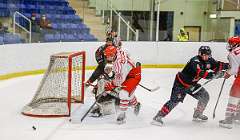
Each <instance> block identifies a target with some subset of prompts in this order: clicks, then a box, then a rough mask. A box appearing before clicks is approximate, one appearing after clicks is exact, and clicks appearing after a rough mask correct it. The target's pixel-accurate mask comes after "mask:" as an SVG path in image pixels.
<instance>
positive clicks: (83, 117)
mask: <svg viewBox="0 0 240 140" xmlns="http://www.w3.org/2000/svg"><path fill="white" fill-rule="evenodd" d="M100 96H101V95H99V96H98V98H97V99H96V100H95V102H94V103H93V104H92V105H91V106H90V108H89V109H88V110H87V112H86V113H85V114H84V115H83V116H82V118H81V122H82V121H83V120H84V119H85V117H86V116H87V115H88V113H89V112H90V111H91V110H92V108H93V107H94V106H95V104H96V103H97V101H98V100H99V99H100Z"/></svg>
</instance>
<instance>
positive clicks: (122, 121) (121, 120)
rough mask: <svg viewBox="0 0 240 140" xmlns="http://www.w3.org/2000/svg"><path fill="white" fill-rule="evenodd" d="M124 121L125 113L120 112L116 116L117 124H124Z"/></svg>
mask: <svg viewBox="0 0 240 140" xmlns="http://www.w3.org/2000/svg"><path fill="white" fill-rule="evenodd" d="M124 123H126V113H125V112H121V113H120V114H119V115H118V117H117V124H124Z"/></svg>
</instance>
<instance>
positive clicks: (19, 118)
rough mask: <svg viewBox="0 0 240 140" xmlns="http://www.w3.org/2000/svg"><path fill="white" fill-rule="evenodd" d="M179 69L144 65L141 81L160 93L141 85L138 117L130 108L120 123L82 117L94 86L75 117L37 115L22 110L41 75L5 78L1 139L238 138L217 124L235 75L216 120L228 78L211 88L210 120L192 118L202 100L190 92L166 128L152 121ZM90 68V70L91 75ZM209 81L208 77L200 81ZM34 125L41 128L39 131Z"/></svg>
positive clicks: (238, 128) (237, 129) (238, 129)
mask: <svg viewBox="0 0 240 140" xmlns="http://www.w3.org/2000/svg"><path fill="white" fill-rule="evenodd" d="M179 70H180V69H144V70H143V76H142V81H141V83H142V84H143V85H144V86H147V87H155V86H157V85H159V86H160V87H161V88H160V89H159V90H158V91H156V92H153V93H151V92H148V91H146V90H144V89H143V88H141V87H138V88H137V90H136V92H135V94H136V96H137V98H138V100H139V101H140V102H141V103H142V110H141V112H140V114H139V116H138V117H136V116H134V115H133V114H132V109H129V110H128V114H127V115H128V116H127V123H126V124H123V125H118V124H116V122H115V116H114V115H111V116H106V117H103V118H91V117H86V118H85V120H84V121H83V122H82V123H80V118H81V117H82V115H83V114H84V113H85V112H86V110H87V109H88V108H89V107H90V105H91V104H92V103H93V101H94V100H93V97H92V95H90V93H89V90H87V91H86V93H85V95H86V96H85V97H86V98H85V104H84V105H81V106H79V107H78V108H74V109H73V112H72V116H71V119H72V121H71V122H69V119H70V118H33V117H27V116H24V115H22V114H21V109H22V107H23V106H24V105H26V104H27V103H29V102H30V100H31V99H32V97H33V95H34V93H35V91H36V89H37V87H38V85H39V83H40V80H41V78H42V75H38V76H27V77H21V78H16V79H10V80H5V81H0V111H1V115H0V140H16V139H19V140H48V139H51V140H70V139H72V140H73V139H82V140H161V139H162V140H213V139H216V140H239V139H240V125H237V124H234V128H233V129H224V128H220V127H219V126H218V121H219V120H220V119H223V118H224V113H225V108H226V104H227V101H228V94H229V93H228V92H229V90H230V87H231V84H232V82H233V78H231V79H228V80H227V81H226V83H225V86H224V89H223V92H222V96H221V98H220V102H219V105H218V108H217V111H216V118H215V119H212V114H213V108H214V105H215V103H216V99H217V96H218V94H219V91H220V87H221V84H222V81H223V79H218V80H214V81H213V82H211V83H209V84H208V85H207V86H206V89H207V90H208V91H209V94H210V101H209V104H208V106H207V108H206V110H205V114H206V115H207V116H208V117H209V120H208V122H205V123H196V122H192V114H193V109H194V107H195V106H196V103H197V101H196V100H195V99H193V98H192V97H191V96H186V98H185V100H184V103H181V104H179V105H178V106H177V107H176V108H175V109H174V110H173V111H172V112H171V113H170V114H169V115H168V116H167V117H166V118H164V123H165V125H164V126H163V127H159V126H153V125H151V124H150V122H151V120H152V118H153V116H154V115H155V114H156V113H157V111H158V110H159V109H160V108H161V107H162V105H163V104H164V103H165V102H166V101H167V100H168V99H169V97H170V92H171V88H172V84H173V81H174V78H175V74H176V73H177V71H179ZM90 74H91V71H87V74H86V77H89V75H90ZM201 82H204V81H201ZM32 126H35V127H36V130H35V131H34V130H33V129H32Z"/></svg>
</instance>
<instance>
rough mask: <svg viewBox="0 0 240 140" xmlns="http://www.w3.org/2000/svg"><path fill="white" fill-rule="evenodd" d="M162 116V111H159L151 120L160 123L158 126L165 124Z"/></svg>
mask: <svg viewBox="0 0 240 140" xmlns="http://www.w3.org/2000/svg"><path fill="white" fill-rule="evenodd" d="M162 118H163V117H162V116H161V115H160V113H158V114H157V115H156V116H155V117H153V120H152V122H151V124H152V125H158V126H163V121H162Z"/></svg>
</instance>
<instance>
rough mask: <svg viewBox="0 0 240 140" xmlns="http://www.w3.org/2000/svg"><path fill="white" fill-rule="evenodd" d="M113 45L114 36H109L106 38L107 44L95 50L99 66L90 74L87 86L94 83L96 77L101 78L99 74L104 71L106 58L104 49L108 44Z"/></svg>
mask: <svg viewBox="0 0 240 140" xmlns="http://www.w3.org/2000/svg"><path fill="white" fill-rule="evenodd" d="M112 45H113V38H107V39H106V44H104V45H102V46H100V47H99V48H98V49H97V50H96V52H95V59H96V61H97V63H98V66H97V68H96V69H95V70H94V72H93V73H92V75H91V76H90V78H89V79H88V80H87V82H86V83H85V85H86V86H89V85H90V84H92V83H93V82H94V81H95V80H96V79H98V78H99V76H100V75H101V74H103V73H104V67H105V64H106V63H105V60H104V54H103V52H104V50H105V48H106V47H107V46H112Z"/></svg>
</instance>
